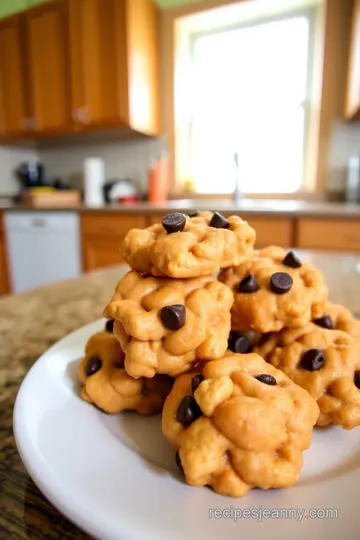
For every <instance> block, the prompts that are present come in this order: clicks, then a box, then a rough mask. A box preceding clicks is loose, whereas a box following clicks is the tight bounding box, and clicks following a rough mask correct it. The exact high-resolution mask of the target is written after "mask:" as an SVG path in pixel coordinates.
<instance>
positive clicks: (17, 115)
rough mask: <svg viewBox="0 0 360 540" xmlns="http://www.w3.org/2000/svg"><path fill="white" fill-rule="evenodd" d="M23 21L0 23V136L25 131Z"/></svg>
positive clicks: (11, 18) (12, 19)
mask: <svg viewBox="0 0 360 540" xmlns="http://www.w3.org/2000/svg"><path fill="white" fill-rule="evenodd" d="M22 22H23V18H22V17H21V16H15V17H10V18H8V19H6V20H4V21H0V134H1V135H2V136H11V135H16V134H19V133H21V132H22V131H23V130H24V129H26V80H25V67H24V49H23V43H22V38H23V33H22V30H23V25H22Z"/></svg>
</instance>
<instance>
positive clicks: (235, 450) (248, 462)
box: [79, 212, 360, 497]
mask: <svg viewBox="0 0 360 540" xmlns="http://www.w3.org/2000/svg"><path fill="white" fill-rule="evenodd" d="M254 243H255V231H254V230H253V229H252V228H251V227H250V226H249V224H248V223H247V222H245V221H243V220H242V219H241V218H240V217H238V216H231V217H229V218H225V217H224V216H222V215H221V214H219V213H218V212H215V213H212V212H199V213H192V214H189V215H184V214H180V213H173V214H169V215H168V216H166V217H165V218H164V219H163V220H162V222H161V223H158V224H156V225H153V226H151V227H149V228H147V229H144V230H140V229H133V230H131V231H130V232H129V233H128V235H127V236H126V238H125V239H124V241H123V244H122V246H121V251H122V255H123V257H124V259H125V260H126V262H127V263H128V264H129V265H130V267H131V271H130V272H128V273H127V274H126V275H125V276H124V277H123V278H122V279H121V280H120V281H119V283H118V284H117V286H116V289H115V292H114V295H113V297H112V298H111V300H110V302H109V304H108V305H107V306H106V307H105V310H104V316H105V317H106V318H107V319H109V320H108V322H107V324H106V328H105V329H104V330H103V331H102V332H99V333H97V334H96V335H95V336H93V337H92V338H91V339H90V340H89V342H88V344H87V346H86V351H85V357H84V358H83V360H82V362H81V363H80V366H79V380H80V383H81V396H82V398H83V399H85V400H86V401H89V402H92V403H93V404H94V405H95V406H97V407H99V408H100V409H102V410H103V411H105V412H108V413H118V412H120V411H122V410H125V409H127V410H135V411H137V412H139V413H140V414H144V415H148V414H153V413H156V412H160V411H162V430H163V433H164V436H165V437H166V439H167V440H168V441H169V442H170V444H171V445H172V447H173V448H174V456H175V461H176V463H177V465H178V466H179V468H180V469H181V471H182V473H183V475H184V478H185V480H186V481H187V482H188V483H189V484H192V485H198V486H199V485H201V486H204V485H210V486H212V487H213V489H214V490H215V491H216V492H218V493H221V494H225V495H230V496H237V497H238V496H243V495H244V494H245V493H247V491H248V490H249V489H251V488H253V487H260V488H262V489H269V488H281V487H289V486H291V485H293V484H294V483H295V482H296V480H297V479H298V476H299V473H300V470H301V467H302V463H303V457H302V456H303V451H304V450H306V449H307V448H308V447H309V446H310V444H311V437H312V431H313V427H314V425H315V424H317V425H321V426H324V425H327V424H329V423H336V424H340V425H342V426H343V427H345V428H347V429H350V428H352V427H355V426H357V425H360V390H359V388H360V348H359V346H358V341H359V339H358V338H359V337H360V325H359V323H357V322H356V321H355V320H354V319H353V317H352V315H351V314H350V313H349V312H348V311H347V310H346V308H343V307H341V306H334V305H331V304H329V303H328V289H327V285H326V282H325V279H324V277H323V275H322V274H321V272H320V271H319V270H317V269H316V268H314V267H313V266H311V265H309V264H307V263H302V261H300V260H299V258H298V257H297V255H296V254H295V253H294V252H288V253H286V252H285V251H284V250H283V249H281V248H277V247H269V248H266V249H264V250H261V251H254V249H253V247H254Z"/></svg>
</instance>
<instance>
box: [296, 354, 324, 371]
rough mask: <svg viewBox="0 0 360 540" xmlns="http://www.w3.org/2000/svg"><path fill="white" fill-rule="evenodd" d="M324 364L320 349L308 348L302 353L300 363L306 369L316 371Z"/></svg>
mask: <svg viewBox="0 0 360 540" xmlns="http://www.w3.org/2000/svg"><path fill="white" fill-rule="evenodd" d="M324 364H325V356H324V353H323V351H322V350H321V349H309V350H308V351H306V353H305V354H304V355H303V357H302V359H301V362H300V365H301V367H302V368H303V369H306V370H307V371H317V370H318V369H321V368H322V367H323V365H324Z"/></svg>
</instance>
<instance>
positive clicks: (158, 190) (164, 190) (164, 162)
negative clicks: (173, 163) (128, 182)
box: [148, 152, 169, 203]
mask: <svg viewBox="0 0 360 540" xmlns="http://www.w3.org/2000/svg"><path fill="white" fill-rule="evenodd" d="M168 196H169V160H168V155H167V152H162V153H161V154H160V156H159V158H158V159H157V160H154V161H153V162H152V163H151V164H150V167H149V171H148V200H149V201H150V202H153V203H161V202H165V201H167V200H168Z"/></svg>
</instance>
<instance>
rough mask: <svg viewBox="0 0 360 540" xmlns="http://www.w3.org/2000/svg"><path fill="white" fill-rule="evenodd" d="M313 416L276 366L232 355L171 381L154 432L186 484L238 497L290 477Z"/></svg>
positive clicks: (313, 409)
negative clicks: (158, 430)
mask: <svg viewBox="0 0 360 540" xmlns="http://www.w3.org/2000/svg"><path fill="white" fill-rule="evenodd" d="M318 415H319V408H318V406H317V404H316V402H315V400H314V399H313V398H312V397H311V396H310V395H309V394H308V393H307V392H306V391H305V390H303V389H302V388H300V387H299V386H297V385H296V384H294V382H293V381H291V380H290V379H289V378H288V377H287V376H286V375H285V374H284V373H283V372H282V371H279V370H278V369H275V368H274V367H273V366H271V365H269V364H267V363H266V362H265V361H264V360H263V359H262V358H261V357H260V356H258V355H257V354H253V353H250V354H246V355H242V354H233V355H231V356H226V357H224V358H223V359H221V360H216V361H212V362H208V363H206V364H205V366H204V367H203V371H202V374H199V373H196V374H194V373H186V374H184V375H181V376H180V377H178V378H177V379H176V380H175V383H174V386H173V388H172V390H171V392H170V394H169V395H168V397H167V399H166V401H165V405H164V408H163V413H162V430H163V433H164V435H165V437H166V438H167V439H168V441H169V442H170V443H171V445H172V446H173V448H174V450H175V451H176V462H177V464H178V466H179V467H180V468H181V470H182V471H183V474H184V477H185V480H186V482H188V483H189V484H192V485H195V486H204V485H209V486H212V488H213V489H214V491H216V492H218V493H221V494H223V495H230V496H233V497H241V496H243V495H245V494H246V493H247V492H248V491H249V490H250V489H251V488H254V487H259V488H262V489H270V488H285V487H290V486H292V485H293V484H294V483H295V482H296V480H297V479H298V476H299V473H300V470H301V467H302V463H303V458H302V453H303V451H304V450H306V449H307V448H308V447H309V446H310V443H311V436H312V428H313V425H314V424H315V422H316V420H317V418H318Z"/></svg>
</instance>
